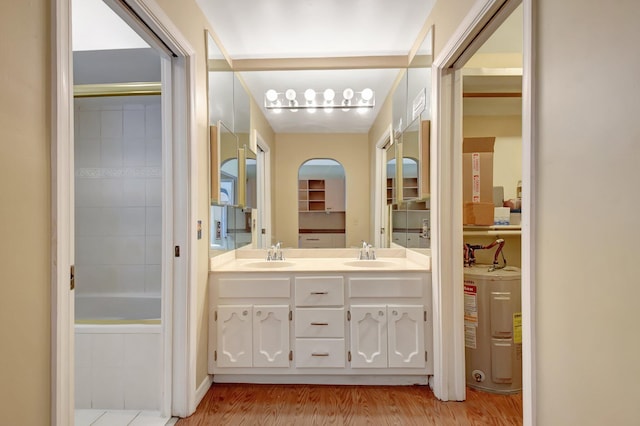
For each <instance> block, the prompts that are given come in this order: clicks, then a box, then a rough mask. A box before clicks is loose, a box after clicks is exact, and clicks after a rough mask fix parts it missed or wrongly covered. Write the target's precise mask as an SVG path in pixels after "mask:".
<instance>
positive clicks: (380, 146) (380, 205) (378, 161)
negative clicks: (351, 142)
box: [373, 125, 393, 247]
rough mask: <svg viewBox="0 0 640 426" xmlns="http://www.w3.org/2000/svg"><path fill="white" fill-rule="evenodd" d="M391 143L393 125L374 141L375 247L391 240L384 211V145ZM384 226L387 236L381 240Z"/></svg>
mask: <svg viewBox="0 0 640 426" xmlns="http://www.w3.org/2000/svg"><path fill="white" fill-rule="evenodd" d="M387 141H389V145H393V126H392V125H389V127H388V128H387V129H386V130H385V131H384V132H383V133H382V135H381V136H380V138H379V139H378V141H377V142H376V153H375V156H376V158H375V165H376V168H375V178H374V179H375V180H374V186H373V187H374V188H376V190H375V192H374V196H373V212H374V213H373V215H374V216H373V244H374V246H375V247H388V246H389V244H386V241H391V229H389V226H388V222H389V218H388V217H387V216H388V214H386V212H388V211H389V209H388V208H387V152H386V151H385V149H384V147H385V146H387ZM383 227H384V228H385V234H386V235H388V236H389V237H388V238H386V239H385V241H383V239H382V235H383V234H382V232H380V231H381V230H382V228H383Z"/></svg>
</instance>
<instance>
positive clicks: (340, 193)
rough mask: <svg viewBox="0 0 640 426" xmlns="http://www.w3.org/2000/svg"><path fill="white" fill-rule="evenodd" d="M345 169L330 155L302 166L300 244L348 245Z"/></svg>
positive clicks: (300, 178) (322, 245) (300, 180)
mask: <svg viewBox="0 0 640 426" xmlns="http://www.w3.org/2000/svg"><path fill="white" fill-rule="evenodd" d="M345 178H346V177H345V170H344V167H343V166H342V164H340V162H338V161H336V160H333V159H330V158H313V159H310V160H307V161H305V162H304V163H302V164H301V165H300V168H299V169H298V247H300V248H335V247H345V245H346V239H345V214H346V197H345V195H346V194H345V188H346V186H345Z"/></svg>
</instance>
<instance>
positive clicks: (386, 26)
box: [73, 0, 522, 133]
mask: <svg viewBox="0 0 640 426" xmlns="http://www.w3.org/2000/svg"><path fill="white" fill-rule="evenodd" d="M196 2H197V3H198V4H199V5H200V7H201V8H202V10H203V12H204V13H205V15H206V16H207V18H208V19H209V20H210V22H211V27H212V28H213V29H214V31H215V36H216V37H217V40H218V41H219V42H220V45H221V46H222V48H223V49H224V51H225V53H226V54H227V56H228V57H229V58H230V60H231V61H232V62H234V65H235V63H239V62H242V61H245V63H246V61H251V60H254V63H258V64H260V63H266V62H265V61H267V62H268V61H271V62H273V60H278V59H282V58H287V59H290V60H292V61H293V62H294V63H295V64H297V66H298V67H300V66H301V65H302V66H303V67H304V64H305V63H311V62H313V59H311V60H310V59H309V58H334V59H335V62H334V63H336V64H338V65H337V66H339V64H340V63H341V62H342V61H343V60H344V62H345V63H353V61H354V60H358V59H363V57H367V58H369V57H378V58H380V57H396V58H397V57H405V58H406V57H407V55H408V54H409V53H410V51H411V49H412V48H413V47H414V45H415V44H416V42H420V41H421V40H419V38H420V35H421V34H424V30H423V27H424V24H425V21H426V18H427V17H428V15H429V13H430V10H431V8H432V7H433V4H434V3H435V0H394V1H393V2H390V1H388V0H350V1H348V2H345V1H344V0H263V1H255V0H234V1H229V0H196ZM514 15H515V14H514ZM520 16H521V15H520ZM509 21H511V22H509ZM514 21H515V24H514ZM518 21H520V22H521V18H520V19H518V18H516V19H510V20H508V21H507V22H505V23H504V24H503V25H502V26H501V28H500V29H499V30H498V32H496V34H494V36H492V37H491V38H490V39H489V40H488V41H487V42H486V43H485V45H484V46H483V48H482V49H484V51H485V52H486V51H492V52H504V51H507V52H511V51H513V50H514V49H516V48H517V47H518V45H519V46H521V45H522V44H521V43H522V41H521V38H519V39H518V38H517V37H516V38H514V37H513V34H512V33H513V31H514V27H515V31H518V28H519V32H520V34H521V32H522V30H521V27H518ZM73 22H74V25H73V44H74V46H73V49H74V50H100V49H126V48H140V47H148V45H147V44H146V43H145V42H144V41H143V40H142V39H141V38H140V37H138V36H137V35H136V34H135V32H133V31H132V30H131V29H130V28H128V27H127V25H126V24H125V23H123V22H122V21H121V20H120V18H119V17H118V16H117V15H116V14H115V13H113V12H112V11H111V9H110V8H109V7H107V6H106V5H105V4H104V3H103V2H102V0H83V1H74V2H73ZM520 25H521V24H520ZM430 43H431V39H430V38H429V40H428V43H425V44H429V45H430ZM421 49H422V48H421ZM482 49H481V50H482ZM428 53H429V54H431V53H432V52H430V51H429V52H428ZM336 58H337V59H336ZM367 58H364V61H365V66H364V67H363V68H362V69H346V70H344V69H340V70H339V69H322V70H318V69H306V70H282V71H241V72H240V73H239V75H240V77H241V79H242V80H243V81H244V83H245V86H246V87H247V89H248V91H249V92H250V94H251V95H252V97H253V98H254V99H255V100H256V102H257V103H258V105H260V106H261V107H262V108H263V113H264V114H265V117H266V118H267V120H268V121H269V123H270V124H271V127H272V128H273V129H274V131H275V132H276V133H323V132H327V133H363V132H367V131H368V130H369V128H370V127H371V124H372V123H373V121H374V120H375V117H376V116H377V114H378V112H379V109H380V106H381V105H382V104H383V103H384V100H385V99H386V97H387V95H388V94H389V92H390V90H391V89H392V86H393V83H394V81H395V80H396V78H397V76H398V74H399V72H400V69H399V68H386V69H370V67H369V69H367V67H366V62H367V60H368V59H367ZM374 62H375V61H374ZM258 68H259V67H258ZM346 87H351V88H353V89H354V90H355V91H359V90H362V89H364V88H365V87H369V88H371V89H373V90H374V91H375V95H376V107H375V108H374V109H372V110H365V111H364V112H363V111H362V110H360V111H357V110H350V111H348V112H345V111H342V110H340V109H337V110H334V111H333V112H332V113H326V112H325V111H316V112H315V113H313V114H310V113H308V112H307V111H304V110H299V111H297V112H291V111H287V110H283V111H281V112H280V113H274V112H273V111H267V110H265V109H264V107H263V96H264V93H265V91H266V90H267V89H271V88H273V89H276V90H277V91H279V92H284V91H285V90H286V89H288V88H293V89H294V90H296V91H297V92H299V93H302V92H304V90H306V89H307V88H312V89H314V90H316V91H320V90H324V89H325V88H332V89H334V90H335V91H336V92H339V91H342V90H343V89H344V88H346Z"/></svg>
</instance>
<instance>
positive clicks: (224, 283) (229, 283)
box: [218, 278, 290, 299]
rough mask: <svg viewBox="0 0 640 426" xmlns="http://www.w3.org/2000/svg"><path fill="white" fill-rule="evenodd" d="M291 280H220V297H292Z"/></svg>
mask: <svg viewBox="0 0 640 426" xmlns="http://www.w3.org/2000/svg"><path fill="white" fill-rule="evenodd" d="M289 288H290V281H289V278H220V280H219V281H218V297H220V298H225V297H250V298H252V299H253V298H256V297H286V298H289V297H290V290H289Z"/></svg>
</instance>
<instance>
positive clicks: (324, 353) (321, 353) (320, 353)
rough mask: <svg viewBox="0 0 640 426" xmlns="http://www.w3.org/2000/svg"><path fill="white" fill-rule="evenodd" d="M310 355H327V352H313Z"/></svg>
mask: <svg viewBox="0 0 640 426" xmlns="http://www.w3.org/2000/svg"><path fill="white" fill-rule="evenodd" d="M311 356H329V352H313V353H312V354H311Z"/></svg>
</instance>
